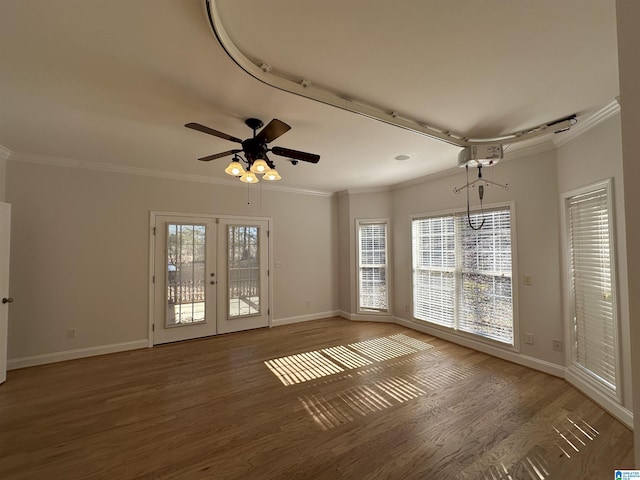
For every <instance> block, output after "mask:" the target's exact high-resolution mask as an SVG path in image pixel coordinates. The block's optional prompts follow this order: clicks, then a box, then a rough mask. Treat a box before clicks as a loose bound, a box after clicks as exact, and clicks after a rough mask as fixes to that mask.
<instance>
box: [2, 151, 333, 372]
mask: <svg viewBox="0 0 640 480" xmlns="http://www.w3.org/2000/svg"><path fill="white" fill-rule="evenodd" d="M7 176H8V179H9V181H8V183H7V199H8V201H9V202H10V203H12V205H13V226H12V251H11V267H12V268H11V291H12V296H13V297H14V298H15V299H16V302H15V303H14V304H13V305H12V309H11V317H10V324H9V355H8V356H9V359H10V360H11V359H20V358H24V357H31V356H36V355H47V354H51V353H55V352H64V351H69V350H76V349H82V348H89V349H91V348H94V347H98V346H103V345H112V344H121V343H126V342H134V341H137V340H142V339H146V338H147V329H148V307H147V305H148V280H149V279H148V277H149V265H148V258H149V216H150V211H151V210H156V211H170V212H190V213H203V214H222V215H238V216H254V217H255V216H260V217H270V218H272V219H273V237H272V238H273V245H274V247H273V258H274V260H278V261H282V262H283V265H284V266H283V268H278V269H273V270H272V272H273V277H272V278H273V287H274V304H273V305H272V308H273V318H274V322H275V323H277V321H278V320H280V321H287V320H289V321H292V320H300V319H306V318H310V317H314V316H316V317H318V316H323V314H325V313H327V312H329V313H332V312H335V311H336V310H337V308H338V268H337V267H338V264H337V261H338V254H337V240H338V235H337V201H336V200H335V199H334V198H331V197H328V196H314V195H300V194H292V193H284V192H277V191H267V190H265V191H263V192H262V201H261V202H260V201H259V195H258V193H259V189H257V187H255V186H254V187H252V188H253V190H252V193H253V194H254V195H253V196H254V198H253V201H252V202H253V203H252V204H251V205H247V189H246V187H244V186H243V187H227V186H216V185H210V184H205V183H194V182H183V181H177V180H168V179H160V178H152V177H144V176H139V175H127V174H120V173H107V172H97V171H92V170H87V169H77V168H62V167H54V166H45V165H39V164H32V163H27V162H21V161H19V160H13V159H10V160H9V161H8V165H7ZM306 300H310V302H311V305H310V306H307V305H306ZM68 328H77V329H78V337H77V338H75V339H68V338H67V329H68Z"/></svg>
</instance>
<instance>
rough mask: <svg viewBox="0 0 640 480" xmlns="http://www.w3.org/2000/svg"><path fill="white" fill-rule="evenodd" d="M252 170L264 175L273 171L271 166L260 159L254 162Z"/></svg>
mask: <svg viewBox="0 0 640 480" xmlns="http://www.w3.org/2000/svg"><path fill="white" fill-rule="evenodd" d="M250 170H251V171H252V172H253V173H258V174H262V173H267V172H268V171H269V170H271V169H270V168H269V165H267V162H265V161H264V160H263V159H262V158H259V159H258V160H256V161H255V162H253V165H251V168H250Z"/></svg>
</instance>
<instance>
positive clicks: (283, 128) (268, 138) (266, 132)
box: [256, 118, 291, 143]
mask: <svg viewBox="0 0 640 480" xmlns="http://www.w3.org/2000/svg"><path fill="white" fill-rule="evenodd" d="M289 130H291V127H290V126H289V125H287V124H286V123H284V122H283V121H281V120H278V119H277V118H274V119H273V120H271V121H270V122H269V123H268V124H267V126H266V127H264V128H263V129H262V130H260V133H258V135H256V138H257V139H259V140H260V141H262V142H265V143H271V142H273V141H274V140H275V139H276V138H278V137H279V136H280V135H282V134H284V133H287V132H288V131H289Z"/></svg>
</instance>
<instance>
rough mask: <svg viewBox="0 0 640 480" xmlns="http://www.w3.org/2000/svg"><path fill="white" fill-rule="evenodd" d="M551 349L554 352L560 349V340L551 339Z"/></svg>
mask: <svg viewBox="0 0 640 480" xmlns="http://www.w3.org/2000/svg"><path fill="white" fill-rule="evenodd" d="M553 349H554V350H555V351H556V352H561V351H562V340H553Z"/></svg>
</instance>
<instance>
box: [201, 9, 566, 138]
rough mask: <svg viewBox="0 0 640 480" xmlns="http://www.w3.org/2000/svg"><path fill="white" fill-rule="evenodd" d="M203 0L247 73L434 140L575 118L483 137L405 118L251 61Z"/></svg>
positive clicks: (542, 130) (559, 127) (546, 129)
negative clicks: (481, 134) (512, 129)
mask: <svg viewBox="0 0 640 480" xmlns="http://www.w3.org/2000/svg"><path fill="white" fill-rule="evenodd" d="M203 1H204V8H205V12H206V15H207V18H208V20H209V25H210V26H211V29H212V31H213V33H214V35H215V36H216V38H217V40H218V42H219V43H220V45H221V46H222V48H223V49H224V50H225V51H226V52H227V55H229V57H231V59H232V60H233V61H234V62H235V63H236V64H237V65H238V66H239V67H240V68H242V69H243V70H244V71H245V72H247V73H248V74H249V75H251V76H252V77H254V78H256V79H257V80H260V81H261V82H263V83H265V84H267V85H270V86H272V87H274V88H277V89H279V90H284V91H286V92H289V93H293V94H296V95H300V96H302V97H305V98H309V99H312V100H316V101H318V102H321V103H324V104H327V105H331V106H334V107H337V108H341V109H343V110H347V111H349V112H353V113H357V114H359V115H363V116H365V117H369V118H372V119H374V120H378V121H380V122H384V123H387V124H389V125H393V126H396V127H399V128H404V129H405V130H409V131H412V132H414V133H417V134H420V135H424V136H427V137H430V138H433V139H435V140H440V141H442V142H446V143H449V144H451V145H455V146H457V147H467V146H471V145H486V144H495V143H503V144H510V143H515V142H520V141H523V140H528V139H531V138H533V137H538V136H542V135H548V134H552V133H558V132H562V131H565V130H568V129H569V128H571V127H572V126H573V125H575V123H576V122H577V120H576V115H571V116H569V117H566V118H562V119H560V120H555V121H552V122H549V123H545V124H542V125H538V126H536V127H532V128H529V129H527V130H522V131H518V132H514V133H510V134H507V135H502V136H499V137H495V138H486V139H470V138H467V137H465V136H463V135H459V134H457V133H452V132H450V131H445V130H441V129H438V128H435V127H432V126H429V125H426V124H424V123H422V122H418V121H416V120H412V119H409V118H405V117H403V116H401V115H400V114H398V112H395V111H391V112H389V111H384V110H382V109H380V108H376V107H374V106H371V105H367V104H365V103H362V102H356V101H354V100H352V99H349V98H345V97H344V96H342V95H340V94H339V93H337V92H334V91H332V90H329V89H326V88H322V87H320V86H317V85H314V84H313V83H312V81H311V80H310V79H305V78H302V77H294V76H292V75H290V74H287V73H285V72H280V71H277V70H274V69H273V68H272V67H271V65H269V64H267V63H265V62H262V61H252V60H251V59H249V58H248V57H247V56H246V55H245V54H244V53H243V52H242V51H240V49H239V48H238V47H237V46H236V45H235V44H234V43H233V42H232V41H231V38H230V37H229V35H228V34H227V31H226V30H225V28H224V26H223V25H222V22H221V20H220V15H219V14H218V8H217V5H216V3H217V2H216V0H203Z"/></svg>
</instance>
